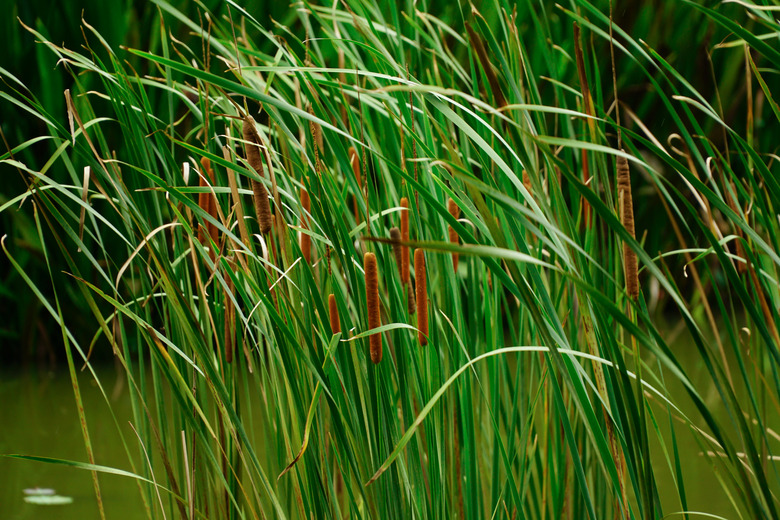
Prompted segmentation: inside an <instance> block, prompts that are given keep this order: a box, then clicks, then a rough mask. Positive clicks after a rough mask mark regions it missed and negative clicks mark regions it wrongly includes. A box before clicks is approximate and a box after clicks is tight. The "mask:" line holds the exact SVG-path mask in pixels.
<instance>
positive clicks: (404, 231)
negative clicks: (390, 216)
mask: <svg viewBox="0 0 780 520" xmlns="http://www.w3.org/2000/svg"><path fill="white" fill-rule="evenodd" d="M400 205H401V208H403V209H402V210H401V240H402V241H404V242H408V241H409V199H407V198H406V197H403V198H402V199H401V203H400ZM401 281H402V282H403V283H405V284H408V283H409V246H404V245H402V246H401Z"/></svg>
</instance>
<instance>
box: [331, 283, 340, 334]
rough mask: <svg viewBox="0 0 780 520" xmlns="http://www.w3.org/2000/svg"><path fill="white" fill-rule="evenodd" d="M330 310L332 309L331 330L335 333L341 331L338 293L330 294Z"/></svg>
mask: <svg viewBox="0 0 780 520" xmlns="http://www.w3.org/2000/svg"><path fill="white" fill-rule="evenodd" d="M328 310H329V311H330V312H329V314H330V330H331V331H332V332H333V334H337V333H339V332H341V320H340V319H339V308H338V306H337V305H336V295H335V294H333V293H331V294H330V295H329V296H328Z"/></svg>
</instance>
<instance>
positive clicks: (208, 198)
mask: <svg viewBox="0 0 780 520" xmlns="http://www.w3.org/2000/svg"><path fill="white" fill-rule="evenodd" d="M200 164H201V167H202V168H203V172H204V173H205V175H201V176H200V177H199V186H200V187H201V188H204V189H206V190H209V189H210V187H211V186H213V185H214V170H213V169H212V168H211V161H210V160H209V159H208V158H207V157H201V159H200ZM206 178H208V181H207V180H206ZM198 206H200V208H201V209H202V210H203V211H205V212H206V213H208V214H209V215H210V216H211V217H212V218H213V219H214V220H216V219H217V200H216V198H215V197H214V194H213V193H211V192H210V191H203V192H201V193H199V194H198ZM207 236H208V237H211V240H213V241H214V243H215V244H217V243H218V240H219V235H218V233H217V226H216V225H214V224H213V223H212V222H208V221H207V222H206V223H205V224H202V225H201V226H200V229H199V230H198V239H199V240H200V242H201V243H202V244H204V245H206V244H207V243H208V239H207V238H206V237H207Z"/></svg>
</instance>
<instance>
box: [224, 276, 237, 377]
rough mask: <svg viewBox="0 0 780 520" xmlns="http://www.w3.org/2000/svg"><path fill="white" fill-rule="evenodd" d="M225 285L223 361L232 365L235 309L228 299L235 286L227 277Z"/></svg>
mask: <svg viewBox="0 0 780 520" xmlns="http://www.w3.org/2000/svg"><path fill="white" fill-rule="evenodd" d="M225 283H226V284H227V292H226V293H225V361H226V362H227V363H232V362H233V350H235V348H234V347H235V345H234V344H235V334H236V324H235V319H236V318H235V316H236V309H235V307H234V306H233V301H232V300H231V299H230V297H231V295H232V294H233V289H234V287H235V286H234V284H233V279H232V278H230V277H229V276H227V277H225Z"/></svg>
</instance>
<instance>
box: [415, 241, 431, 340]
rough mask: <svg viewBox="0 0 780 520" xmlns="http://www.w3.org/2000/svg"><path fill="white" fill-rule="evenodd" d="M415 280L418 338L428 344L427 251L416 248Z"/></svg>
mask: <svg viewBox="0 0 780 520" xmlns="http://www.w3.org/2000/svg"><path fill="white" fill-rule="evenodd" d="M414 282H415V284H416V286H417V329H418V331H419V332H418V334H417V338H418V339H419V341H420V345H422V346H425V345H427V344H428V283H427V281H426V280H425V252H424V251H423V250H422V249H415V250H414Z"/></svg>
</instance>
